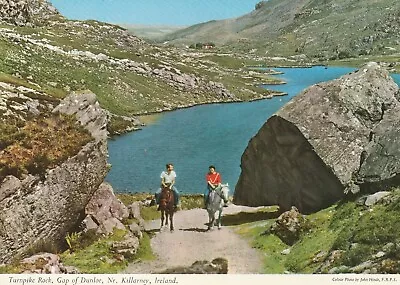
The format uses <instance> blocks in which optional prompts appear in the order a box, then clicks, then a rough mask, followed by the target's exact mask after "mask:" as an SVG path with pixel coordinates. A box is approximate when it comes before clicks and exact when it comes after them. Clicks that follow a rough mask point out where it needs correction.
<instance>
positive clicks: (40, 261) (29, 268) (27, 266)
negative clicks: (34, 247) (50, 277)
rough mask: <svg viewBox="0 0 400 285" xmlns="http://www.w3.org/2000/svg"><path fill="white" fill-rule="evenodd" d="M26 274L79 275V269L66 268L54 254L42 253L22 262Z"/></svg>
mask: <svg viewBox="0 0 400 285" xmlns="http://www.w3.org/2000/svg"><path fill="white" fill-rule="evenodd" d="M20 265H21V267H22V268H23V270H24V271H23V272H22V273H24V274H31V273H37V274H49V273H50V274H61V273H67V274H78V273H80V272H79V270H78V269H76V268H75V267H72V266H65V265H63V264H62V263H61V262H60V258H59V257H58V255H56V254H52V253H40V254H37V255H34V256H31V257H28V258H25V259H23V260H22V261H21V262H20Z"/></svg>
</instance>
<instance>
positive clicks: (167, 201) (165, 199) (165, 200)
mask: <svg viewBox="0 0 400 285" xmlns="http://www.w3.org/2000/svg"><path fill="white" fill-rule="evenodd" d="M160 195H161V196H160V210H161V228H162V227H163V226H164V219H165V220H166V221H165V225H166V226H168V217H169V220H170V222H171V224H170V230H171V232H172V231H173V230H174V222H173V218H174V210H175V209H174V192H173V191H172V190H171V189H170V188H169V187H168V186H167V187H162V191H161V194H160Z"/></svg>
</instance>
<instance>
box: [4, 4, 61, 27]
mask: <svg viewBox="0 0 400 285" xmlns="http://www.w3.org/2000/svg"><path fill="white" fill-rule="evenodd" d="M54 15H59V13H58V11H57V9H56V8H54V7H53V6H52V5H51V4H50V3H49V2H47V1H46V0H0V21H4V22H6V23H10V24H14V25H18V26H25V25H32V24H34V23H35V22H36V23H38V22H43V21H44V20H46V19H48V18H49V17H51V16H54Z"/></svg>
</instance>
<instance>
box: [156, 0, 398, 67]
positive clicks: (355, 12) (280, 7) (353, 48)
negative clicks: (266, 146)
mask: <svg viewBox="0 0 400 285" xmlns="http://www.w3.org/2000/svg"><path fill="white" fill-rule="evenodd" d="M399 13H400V3H399V2H398V1H395V0H388V1H383V0H381V1H375V0H366V1H356V0H340V1H333V0H325V1H317V0H295V1H292V0H271V1H268V2H260V3H259V4H257V5H256V9H255V10H254V11H252V12H251V13H249V14H246V15H244V16H242V17H239V18H234V19H228V20H222V21H211V22H207V23H202V24H198V25H194V26H191V27H188V28H186V29H183V30H180V31H177V32H175V33H172V34H170V35H168V36H166V37H165V38H163V39H161V41H166V40H168V41H169V43H171V44H174V45H178V46H180V45H190V44H193V43H197V42H214V43H216V44H217V45H218V46H222V47H224V48H227V49H229V50H231V51H235V52H238V53H243V52H251V53H254V54H255V55H263V56H266V55H268V56H290V55H301V54H305V55H306V56H308V57H311V58H317V59H319V60H332V59H343V58H348V57H354V56H365V55H396V54H397V55H398V53H399V49H400V42H399V40H400V38H399V30H398V29H399Z"/></svg>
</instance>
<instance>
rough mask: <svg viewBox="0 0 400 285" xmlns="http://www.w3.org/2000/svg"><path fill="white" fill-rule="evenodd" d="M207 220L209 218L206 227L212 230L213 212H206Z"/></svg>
mask: <svg viewBox="0 0 400 285" xmlns="http://www.w3.org/2000/svg"><path fill="white" fill-rule="evenodd" d="M208 220H209V223H208V229H209V230H212V229H213V228H214V222H215V213H211V212H209V213H208Z"/></svg>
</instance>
